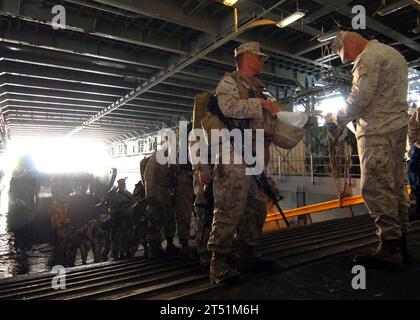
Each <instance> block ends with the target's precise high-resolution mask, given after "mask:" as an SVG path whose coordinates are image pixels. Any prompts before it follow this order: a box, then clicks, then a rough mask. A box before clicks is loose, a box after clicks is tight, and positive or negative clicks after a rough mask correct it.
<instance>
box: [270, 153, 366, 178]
mask: <svg viewBox="0 0 420 320" xmlns="http://www.w3.org/2000/svg"><path fill="white" fill-rule="evenodd" d="M336 158H337V162H338V165H337V169H338V177H343V176H344V171H345V168H346V167H348V169H349V175H350V177H352V178H360V164H359V156H358V155H350V156H346V155H339V156H336ZM270 173H271V174H277V175H278V176H279V177H280V181H281V177H282V176H306V177H311V179H312V181H314V177H330V176H331V175H332V172H331V163H330V158H329V157H328V156H314V155H310V156H309V157H288V156H284V157H282V156H278V158H277V161H275V162H274V163H273V164H272V167H271V172H270Z"/></svg>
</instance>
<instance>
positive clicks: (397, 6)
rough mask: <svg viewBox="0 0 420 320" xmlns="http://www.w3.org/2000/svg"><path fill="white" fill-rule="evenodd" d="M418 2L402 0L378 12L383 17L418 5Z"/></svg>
mask: <svg viewBox="0 0 420 320" xmlns="http://www.w3.org/2000/svg"><path fill="white" fill-rule="evenodd" d="M417 1H418V0H400V1H397V2H394V3H392V4H390V5H388V6H386V7H384V8H382V9H380V10H378V14H379V15H380V16H381V17H383V16H386V15H388V14H390V13H393V12H395V11H398V10H401V9H402V8H405V7H407V6H410V5H414V4H416V3H418V2H417Z"/></svg>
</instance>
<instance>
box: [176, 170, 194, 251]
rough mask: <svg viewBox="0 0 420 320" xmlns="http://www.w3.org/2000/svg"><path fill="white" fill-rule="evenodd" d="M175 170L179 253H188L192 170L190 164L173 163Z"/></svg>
mask: <svg viewBox="0 0 420 320" xmlns="http://www.w3.org/2000/svg"><path fill="white" fill-rule="evenodd" d="M173 170H174V171H175V172H174V174H175V197H174V198H175V214H176V223H177V227H178V237H179V242H180V244H181V246H182V247H181V253H182V254H183V255H185V256H188V255H189V252H190V247H189V243H188V241H189V239H190V231H191V216H192V211H193V205H194V189H193V171H192V167H191V164H176V165H173Z"/></svg>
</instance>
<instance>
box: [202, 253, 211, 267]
mask: <svg viewBox="0 0 420 320" xmlns="http://www.w3.org/2000/svg"><path fill="white" fill-rule="evenodd" d="M199 255H200V266H202V267H204V268H208V267H210V261H211V254H210V252H209V251H204V252H201V253H200V254H199Z"/></svg>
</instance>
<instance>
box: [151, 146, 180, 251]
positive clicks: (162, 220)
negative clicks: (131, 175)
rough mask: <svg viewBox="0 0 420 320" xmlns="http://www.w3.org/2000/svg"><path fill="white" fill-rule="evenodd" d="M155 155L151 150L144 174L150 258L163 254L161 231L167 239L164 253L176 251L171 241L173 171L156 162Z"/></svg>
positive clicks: (173, 231)
mask: <svg viewBox="0 0 420 320" xmlns="http://www.w3.org/2000/svg"><path fill="white" fill-rule="evenodd" d="M156 155H157V151H155V152H153V154H152V155H151V157H150V160H149V162H148V163H147V166H146V170H145V174H144V178H145V179H144V180H145V188H146V201H147V202H148V204H149V205H148V207H147V211H148V217H149V219H148V243H149V245H150V250H151V257H152V258H158V257H161V256H162V254H163V251H162V245H161V243H162V233H163V236H164V238H165V239H166V241H167V245H166V253H167V254H168V255H172V254H175V253H176V252H177V248H176V247H175V245H174V243H173V240H174V236H175V232H176V222H175V212H174V205H173V195H174V184H173V183H174V181H173V173H172V171H171V168H170V167H169V166H168V165H167V164H159V163H158V161H157V158H156Z"/></svg>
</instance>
